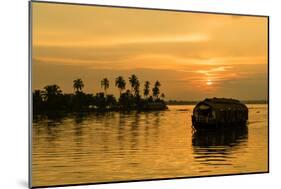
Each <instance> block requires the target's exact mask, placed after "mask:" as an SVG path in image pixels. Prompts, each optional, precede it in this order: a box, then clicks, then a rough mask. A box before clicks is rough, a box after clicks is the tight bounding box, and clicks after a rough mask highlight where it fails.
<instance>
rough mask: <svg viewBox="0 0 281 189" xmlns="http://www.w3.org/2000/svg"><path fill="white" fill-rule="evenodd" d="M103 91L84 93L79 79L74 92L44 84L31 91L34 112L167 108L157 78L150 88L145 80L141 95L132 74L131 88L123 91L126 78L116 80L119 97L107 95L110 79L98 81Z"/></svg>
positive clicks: (74, 84) (138, 83) (82, 83)
mask: <svg viewBox="0 0 281 189" xmlns="http://www.w3.org/2000/svg"><path fill="white" fill-rule="evenodd" d="M100 83H101V88H102V89H103V92H98V93H96V94H95V95H94V94H87V93H85V92H84V91H83V88H84V82H83V81H82V79H81V78H78V79H75V80H74V81H73V89H74V93H71V94H66V93H63V92H62V90H61V89H60V87H59V86H58V85H56V84H53V85H47V86H45V87H44V89H43V90H34V91H33V112H34V113H35V114H37V113H48V112H57V111H67V112H79V111H106V110H115V111H118V110H162V109H166V108H167V106H166V104H165V101H164V98H165V95H164V93H161V94H160V86H161V84H160V82H159V81H158V80H157V81H156V82H155V83H154V85H153V88H152V89H151V83H150V82H149V81H145V83H144V89H143V93H142V94H143V97H144V98H142V96H141V92H140V81H139V79H138V78H137V76H136V75H135V74H133V75H131V76H130V77H129V83H130V89H127V90H126V84H127V83H126V81H125V79H124V78H123V77H122V76H119V77H117V78H116V79H115V82H114V84H115V87H117V88H118V89H119V98H118V99H117V98H116V97H115V96H114V95H112V94H108V93H107V90H108V89H109V87H110V82H109V80H108V79H107V78H103V79H102V80H101V82H100Z"/></svg>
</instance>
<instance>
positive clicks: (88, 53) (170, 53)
mask: <svg viewBox="0 0 281 189" xmlns="http://www.w3.org/2000/svg"><path fill="white" fill-rule="evenodd" d="M32 8H33V23H32V26H33V57H32V59H33V62H32V64H33V65H32V69H33V73H32V76H33V89H42V88H43V87H44V86H45V85H47V84H54V83H55V84H58V85H59V86H60V87H61V89H62V90H63V91H64V92H73V87H72V81H73V80H74V79H76V78H81V79H82V80H83V81H84V84H85V89H84V91H85V92H90V93H96V92H100V91H102V89H101V87H100V80H101V79H102V78H104V77H107V78H108V79H109V80H110V82H111V83H110V88H109V90H108V92H109V93H114V94H116V95H117V94H118V90H117V89H116V87H115V86H114V80H115V78H116V77H117V76H119V75H122V76H124V77H125V78H126V79H127V78H128V76H129V75H130V74H136V75H137V76H138V78H139V79H140V81H141V85H142V86H143V84H144V82H145V81H146V80H149V81H151V82H152V83H153V82H154V81H155V80H159V81H160V82H161V84H162V87H161V91H162V92H164V93H165V95H166V98H167V99H176V100H198V99H202V98H205V97H214V96H216V97H232V98H238V99H241V100H242V99H243V100H249V99H255V100H256V99H267V61H268V60H267V18H266V17H249V16H231V15H217V14H202V13H190V12H174V11H155V10H140V9H125V8H108V7H95V6H79V5H75V6H74V5H65V4H50V3H36V2H33V3H32ZM127 88H128V89H129V88H130V87H129V85H128V79H127ZM141 90H142V88H141Z"/></svg>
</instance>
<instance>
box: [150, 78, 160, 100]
mask: <svg viewBox="0 0 281 189" xmlns="http://www.w3.org/2000/svg"><path fill="white" fill-rule="evenodd" d="M160 86H161V84H160V82H159V81H158V80H157V81H156V82H155V84H154V87H153V89H152V91H153V97H155V98H156V99H158V96H159V94H160V89H159V87H160Z"/></svg>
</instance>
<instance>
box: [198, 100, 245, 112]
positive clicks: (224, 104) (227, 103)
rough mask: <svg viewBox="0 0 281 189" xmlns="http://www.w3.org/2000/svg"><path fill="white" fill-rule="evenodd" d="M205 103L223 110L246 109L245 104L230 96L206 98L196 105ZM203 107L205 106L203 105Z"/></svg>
mask: <svg viewBox="0 0 281 189" xmlns="http://www.w3.org/2000/svg"><path fill="white" fill-rule="evenodd" d="M202 104H204V105H207V106H209V107H212V108H214V109H217V110H220V111H223V110H247V109H248V108H247V107H246V105H245V104H243V103H241V102H240V101H239V100H236V99H231V98H206V99H205V100H203V101H201V102H199V103H198V104H197V106H198V105H202ZM203 108H206V107H204V106H203Z"/></svg>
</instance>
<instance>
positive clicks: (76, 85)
mask: <svg viewBox="0 0 281 189" xmlns="http://www.w3.org/2000/svg"><path fill="white" fill-rule="evenodd" d="M73 88H74V90H75V92H76V93H78V92H82V89H83V88H84V83H83V81H82V79H75V80H74V81H73Z"/></svg>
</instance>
